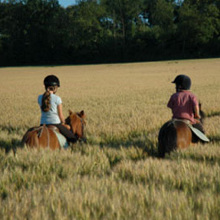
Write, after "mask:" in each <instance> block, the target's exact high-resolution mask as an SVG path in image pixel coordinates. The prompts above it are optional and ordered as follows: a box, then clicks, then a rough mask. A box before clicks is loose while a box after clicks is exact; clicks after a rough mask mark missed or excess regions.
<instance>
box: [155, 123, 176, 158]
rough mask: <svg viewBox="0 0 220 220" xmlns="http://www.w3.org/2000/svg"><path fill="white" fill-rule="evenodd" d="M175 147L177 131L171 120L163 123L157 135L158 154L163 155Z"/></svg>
mask: <svg viewBox="0 0 220 220" xmlns="http://www.w3.org/2000/svg"><path fill="white" fill-rule="evenodd" d="M176 148H177V132H176V128H175V126H174V124H173V122H172V121H169V122H167V123H165V124H164V125H163V126H162V128H161V129H160V132H159V135H158V156H159V157H164V156H165V153H170V152H171V151H173V150H174V149H176Z"/></svg>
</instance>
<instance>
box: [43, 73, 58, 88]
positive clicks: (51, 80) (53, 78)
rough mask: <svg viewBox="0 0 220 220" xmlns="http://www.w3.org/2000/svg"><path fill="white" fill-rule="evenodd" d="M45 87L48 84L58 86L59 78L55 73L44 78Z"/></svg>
mask: <svg viewBox="0 0 220 220" xmlns="http://www.w3.org/2000/svg"><path fill="white" fill-rule="evenodd" d="M44 85H45V87H48V86H58V87H60V80H59V79H58V78H57V77H56V76H55V75H49V76H47V77H45V79H44Z"/></svg>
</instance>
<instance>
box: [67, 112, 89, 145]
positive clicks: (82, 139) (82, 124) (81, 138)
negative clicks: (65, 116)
mask: <svg viewBox="0 0 220 220" xmlns="http://www.w3.org/2000/svg"><path fill="white" fill-rule="evenodd" d="M77 117H78V118H79V119H80V122H81V126H82V137H79V135H78V134H77V133H74V134H75V136H76V138H77V139H78V140H79V141H84V142H86V138H85V137H84V133H85V132H84V127H85V125H84V124H85V121H84V119H83V118H81V117H79V116H78V115H77ZM69 125H70V129H71V131H72V132H73V127H72V123H71V119H70V122H69Z"/></svg>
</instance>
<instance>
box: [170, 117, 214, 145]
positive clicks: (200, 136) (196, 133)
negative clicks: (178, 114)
mask: <svg viewBox="0 0 220 220" xmlns="http://www.w3.org/2000/svg"><path fill="white" fill-rule="evenodd" d="M173 121H182V122H184V123H186V124H187V125H188V127H189V128H190V129H191V131H192V132H193V133H194V134H195V135H196V136H197V137H198V138H200V139H201V140H202V141H205V142H209V141H210V140H209V139H208V138H207V137H206V136H205V134H204V133H202V132H201V131H200V130H199V129H197V128H194V127H193V126H192V125H191V123H190V121H189V120H184V119H174V120H173Z"/></svg>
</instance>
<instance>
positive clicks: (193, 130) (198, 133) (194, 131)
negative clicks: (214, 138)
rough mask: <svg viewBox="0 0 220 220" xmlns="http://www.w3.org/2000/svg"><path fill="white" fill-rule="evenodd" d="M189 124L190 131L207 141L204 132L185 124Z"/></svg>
mask: <svg viewBox="0 0 220 220" xmlns="http://www.w3.org/2000/svg"><path fill="white" fill-rule="evenodd" d="M187 125H188V126H189V128H190V129H191V131H192V132H193V133H194V134H195V135H196V136H197V137H198V138H200V139H201V140H202V141H205V142H209V139H208V138H207V137H206V136H205V134H204V133H202V132H201V131H200V130H199V129H197V128H194V127H193V126H192V125H191V124H187Z"/></svg>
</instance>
